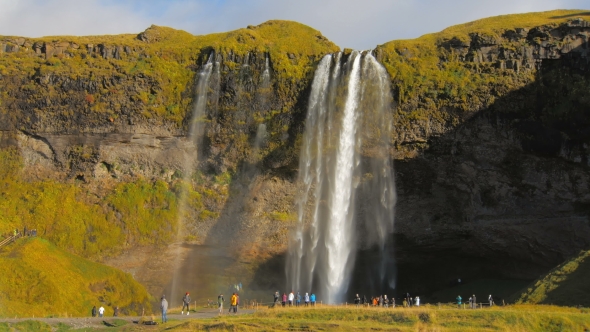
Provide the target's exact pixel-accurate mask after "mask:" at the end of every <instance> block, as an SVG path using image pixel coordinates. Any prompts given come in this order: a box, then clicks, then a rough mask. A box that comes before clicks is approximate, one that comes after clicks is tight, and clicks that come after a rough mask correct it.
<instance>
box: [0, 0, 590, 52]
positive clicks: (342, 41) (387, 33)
mask: <svg viewBox="0 0 590 332" xmlns="http://www.w3.org/2000/svg"><path fill="white" fill-rule="evenodd" d="M552 9H590V1H588V0H493V1H491V0H413V1H412V0H360V1H359V0H354V1H353V0H0V35H17V36H27V37H39V36H48V35H102V34H119V33H138V32H141V31H143V30H145V29H146V28H147V27H148V26H150V25H151V24H156V25H164V26H169V27H173V28H176V29H182V30H186V31H188V32H190V33H193V34H196V35H200V34H208V33H212V32H224V31H230V30H235V29H239V28H243V27H246V26H248V25H257V24H260V23H262V22H265V21H267V20H271V19H283V20H293V21H298V22H300V23H303V24H306V25H308V26H311V27H313V28H315V29H317V30H319V31H321V32H322V34H323V35H324V36H326V37H327V38H328V39H330V40H332V41H333V42H335V43H336V44H337V45H339V46H340V47H349V48H355V49H370V48H373V47H375V46H376V45H379V44H383V43H385V42H387V41H390V40H393V39H406V38H415V37H418V36H421V35H423V34H426V33H430V32H436V31H440V30H442V29H444V28H446V27H448V26H451V25H455V24H459V23H465V22H469V21H473V20H476V19H479V18H484V17H489V16H496V15H504V14H511V13H523V12H531V11H546V10H552Z"/></svg>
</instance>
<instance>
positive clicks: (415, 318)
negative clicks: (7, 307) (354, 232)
mask: <svg viewBox="0 0 590 332" xmlns="http://www.w3.org/2000/svg"><path fill="white" fill-rule="evenodd" d="M157 320H158V321H159V319H157ZM19 324H20V325H21V326H35V327H36V328H39V329H41V330H43V329H44V330H47V331H49V330H51V328H52V327H53V329H54V330H55V329H61V330H65V329H66V327H65V326H63V324H61V325H59V326H58V325H55V326H50V325H49V324H45V323H37V322H32V321H27V323H26V324H25V323H24V322H21V323H19ZM109 325H110V327H109V328H108V330H111V331H138V330H144V329H149V330H150V331H164V330H166V331H168V330H170V331H369V330H370V331H543V332H546V331H588V330H589V329H590V309H587V308H584V309H575V308H567V307H557V306H544V305H515V306H506V307H494V308H491V309H489V308H488V309H477V310H468V309H465V310H459V309H455V308H454V307H453V306H451V305H447V306H443V307H440V308H439V307H438V306H437V307H434V306H430V307H428V306H426V307H422V308H407V309H404V308H395V309H392V308H354V307H347V308H343V307H317V308H298V309H283V308H279V309H262V310H259V311H258V312H256V313H254V314H251V315H239V316H227V315H225V316H222V317H216V318H212V319H201V320H197V319H195V320H182V321H179V320H173V319H172V320H170V321H169V322H168V323H166V324H160V325H157V326H151V327H147V326H141V325H137V324H133V323H128V324H109ZM107 326H108V325H105V328H106V327H107ZM10 328H18V325H17V324H12V325H11V324H7V323H2V324H0V331H4V330H6V331H9V330H10ZM100 329H102V328H100ZM100 329H99V330H100Z"/></svg>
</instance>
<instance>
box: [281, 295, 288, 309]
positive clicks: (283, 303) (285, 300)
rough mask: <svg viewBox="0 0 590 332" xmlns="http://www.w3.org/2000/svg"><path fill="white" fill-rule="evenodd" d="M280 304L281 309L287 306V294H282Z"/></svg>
mask: <svg viewBox="0 0 590 332" xmlns="http://www.w3.org/2000/svg"><path fill="white" fill-rule="evenodd" d="M281 304H282V305H283V307H284V306H285V305H286V304H287V294H286V293H283V298H282V301H281Z"/></svg>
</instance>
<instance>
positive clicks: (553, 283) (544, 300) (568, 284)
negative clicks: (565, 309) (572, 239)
mask: <svg viewBox="0 0 590 332" xmlns="http://www.w3.org/2000/svg"><path fill="white" fill-rule="evenodd" d="M516 301H517V303H532V304H557V305H567V306H576V305H581V306H584V307H590V250H588V251H582V252H580V254H579V255H578V256H576V257H574V258H572V259H570V260H568V261H566V262H565V263H563V264H561V265H559V266H557V267H556V268H555V269H553V270H552V271H551V272H549V273H548V274H547V275H545V276H543V277H541V278H539V279H538V280H536V281H535V282H533V283H532V284H531V285H530V286H529V287H527V288H526V289H525V290H524V291H522V292H521V293H519V296H517V297H516Z"/></svg>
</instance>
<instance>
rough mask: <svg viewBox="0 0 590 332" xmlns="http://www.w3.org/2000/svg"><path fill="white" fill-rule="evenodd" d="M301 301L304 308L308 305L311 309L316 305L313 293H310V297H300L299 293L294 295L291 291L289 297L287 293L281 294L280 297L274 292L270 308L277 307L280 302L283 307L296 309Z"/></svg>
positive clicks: (307, 295)
mask: <svg viewBox="0 0 590 332" xmlns="http://www.w3.org/2000/svg"><path fill="white" fill-rule="evenodd" d="M302 300H303V303H304V304H305V306H306V307H307V306H309V305H311V306H312V307H313V306H315V303H316V296H315V294H314V293H311V295H309V293H305V295H304V296H303V297H302V296H301V293H299V292H297V294H295V293H293V291H291V293H289V295H287V293H283V296H282V297H281V296H280V293H279V291H276V292H275V294H274V296H273V305H272V306H273V307H274V306H276V305H278V304H279V302H280V303H281V305H282V306H283V307H285V306H287V304H288V305H289V307H291V306H293V305H295V306H296V307H298V306H300V305H301V301H302Z"/></svg>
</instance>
